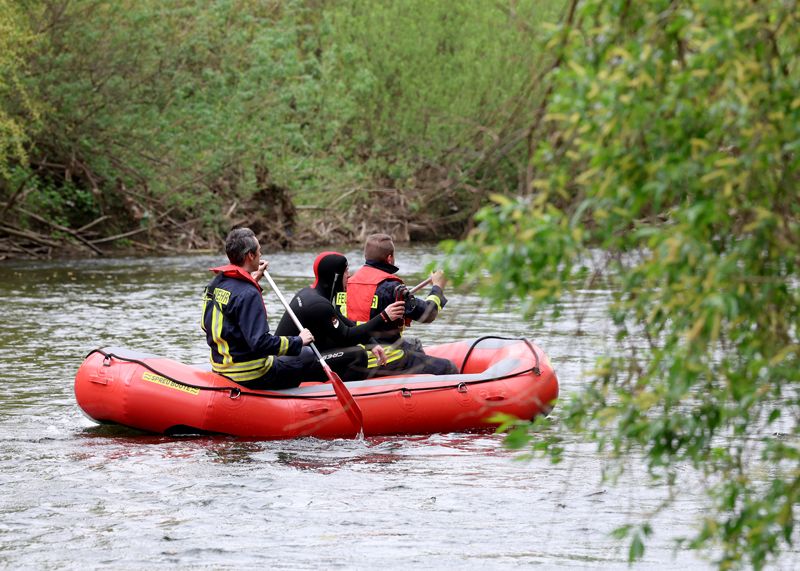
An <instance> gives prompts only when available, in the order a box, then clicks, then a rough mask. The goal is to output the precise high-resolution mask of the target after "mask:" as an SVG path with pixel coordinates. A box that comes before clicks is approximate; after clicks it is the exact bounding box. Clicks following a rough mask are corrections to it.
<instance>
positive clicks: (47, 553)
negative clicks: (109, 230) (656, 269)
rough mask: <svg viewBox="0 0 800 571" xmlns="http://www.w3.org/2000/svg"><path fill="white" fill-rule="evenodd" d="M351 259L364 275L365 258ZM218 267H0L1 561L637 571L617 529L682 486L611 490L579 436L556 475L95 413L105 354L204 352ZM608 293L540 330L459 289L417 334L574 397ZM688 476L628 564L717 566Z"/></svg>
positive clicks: (490, 438)
mask: <svg viewBox="0 0 800 571" xmlns="http://www.w3.org/2000/svg"><path fill="white" fill-rule="evenodd" d="M347 255H348V258H349V259H350V261H351V264H352V265H353V266H357V265H358V261H359V260H360V256H359V255H358V253H357V252H356V251H352V250H351V251H348V252H347ZM266 257H267V258H268V259H269V260H270V264H271V265H270V269H271V272H270V273H271V274H272V275H273V277H274V278H275V280H276V281H277V283H278V285H279V286H280V287H281V288H282V289H283V291H284V293H285V294H287V295H288V294H289V293H292V292H293V291H295V290H297V289H299V288H300V287H303V286H305V285H308V283H309V282H310V281H312V280H311V265H312V261H313V258H314V254H312V253H299V254H298V253H293V254H282V253H281V254H275V255H273V256H269V255H267V256H266ZM432 260H435V252H434V250H433V249H426V248H410V249H407V250H405V251H401V252H399V256H398V264H399V265H400V266H401V269H402V272H401V274H402V275H403V276H404V277H406V279H407V281H408V282H409V283H412V284H413V283H416V280H417V279H420V280H421V279H422V278H423V277H424V276H425V271H424V269H425V266H426V264H427V263H429V262H431V261H432ZM223 261H224V260H223V258H221V257H220V256H181V257H170V258H118V259H103V260H95V259H92V260H68V261H57V262H6V263H3V264H0V302H2V306H3V312H2V327H1V328H0V363H1V364H2V366H3V370H4V371H5V373H4V383H3V386H4V388H5V390H4V391H3V393H2V394H1V395H0V489H2V496H1V499H0V568H7V569H96V568H103V569H260V568H266V567H270V568H276V569H319V568H347V569H368V568H369V569H371V568H376V567H377V568H393V569H394V568H398V569H399V568H403V569H409V568H416V569H423V568H425V569H428V568H433V569H445V568H447V569H449V568H456V567H458V568H460V569H510V568H529V567H534V566H535V567H538V568H541V569H551V568H552V569H583V568H585V569H626V568H628V567H627V545H626V544H625V543H621V542H619V541H618V540H616V539H613V538H612V536H611V535H610V532H611V531H612V530H613V529H614V528H616V527H618V526H621V525H623V524H626V523H635V522H636V521H638V518H640V517H642V516H643V515H646V514H650V513H655V512H656V511H657V510H658V508H659V505H660V503H661V502H662V500H663V499H664V498H665V497H666V496H667V495H668V494H669V493H670V491H669V490H666V489H663V488H661V487H659V486H655V485H652V484H649V483H648V480H647V479H646V478H645V477H644V469H643V468H642V465H641V464H640V463H639V462H638V461H637V460H636V459H633V460H631V461H630V462H629V464H628V469H627V471H626V472H625V474H623V476H622V477H621V479H620V481H619V484H618V485H617V486H613V485H610V484H607V483H604V482H603V481H602V480H601V471H602V469H603V468H604V466H605V465H606V460H605V458H604V457H603V456H602V455H600V454H599V453H598V452H597V451H596V449H595V448H594V447H593V446H591V445H587V444H583V443H580V442H576V441H574V440H571V439H570V438H569V436H568V435H564V436H565V437H566V439H567V440H566V452H565V454H564V460H563V462H562V463H561V464H558V465H552V464H550V463H549V461H548V460H545V459H534V460H532V461H519V460H518V459H516V457H517V454H516V453H514V452H511V451H508V450H506V449H505V448H503V446H502V437H501V436H499V435H494V434H436V435H432V436H424V437H391V438H368V439H366V440H335V441H321V440H317V439H313V438H306V439H297V440H290V441H280V442H264V441H251V440H242V439H235V438H225V437H215V438H210V437H182V438H167V437H162V436H157V435H147V434H141V433H138V432H134V431H130V430H127V429H122V428H117V427H108V426H103V427H100V426H97V425H95V424H94V423H92V422H91V421H90V420H89V419H87V418H86V417H84V416H83V414H82V413H81V411H80V409H79V408H78V406H77V405H76V403H75V399H74V395H73V379H74V376H75V372H76V370H77V368H78V366H79V364H80V363H81V361H82V359H83V357H84V356H85V355H86V354H87V353H88V352H89V351H90V350H91V349H93V348H95V347H98V346H103V345H118V346H125V347H128V348H131V349H138V350H143V351H146V352H151V353H156V354H162V355H167V356H170V357H172V358H175V359H177V360H181V361H185V362H191V363H201V362H205V361H206V360H207V351H208V349H207V346H206V345H205V340H204V337H203V335H202V333H201V331H200V328H199V314H200V294H201V291H202V288H203V286H204V285H205V283H206V282H207V280H208V279H209V276H210V274H209V273H208V272H207V268H209V267H211V266H214V265H218V264H220V263H222V262H223ZM608 299H609V292H607V291H603V290H587V291H584V292H582V294H581V297H580V299H578V300H575V301H574V302H573V303H572V304H570V305H568V306H567V307H566V311H565V315H568V316H569V317H568V318H565V319H562V320H560V321H558V322H555V323H552V324H549V325H548V326H547V327H545V328H538V329H536V328H534V327H533V325H532V323H531V322H528V321H526V320H524V319H523V318H521V317H520V315H519V313H518V312H517V311H516V310H515V308H514V307H508V308H506V310H505V311H497V310H489V309H488V308H487V307H486V306H485V304H484V303H482V302H481V300H480V299H479V298H478V297H477V296H475V295H472V294H470V293H469V292H459V293H457V294H452V297H451V299H450V302H449V305H448V306H447V308H446V309H445V311H444V312H443V313H442V314H441V315H440V317H439V319H437V320H436V322H434V323H433V324H430V325H426V326H419V325H417V326H415V327H413V329H412V333H413V334H415V335H416V336H418V337H420V338H421V339H422V341H423V342H424V343H426V344H434V343H437V342H447V341H453V340H459V339H466V338H474V337H478V336H481V335H487V334H491V335H498V334H499V335H504V336H509V337H518V336H526V337H528V338H531V339H533V340H534V341H535V342H536V343H537V344H539V345H540V346H541V347H542V348H543V349H544V350H545V351H546V352H547V353H548V355H549V356H550V358H551V360H552V363H553V366H554V368H555V370H556V373H557V374H558V377H559V381H560V385H561V392H562V395H566V394H567V393H569V392H573V391H576V390H577V389H579V388H580V386H581V384H582V383H583V382H585V379H586V374H587V371H589V370H590V369H591V368H592V366H593V363H594V360H595V358H596V357H597V356H598V355H601V354H602V353H603V352H604V351H606V350H608V348H609V343H610V342H611V341H610V339H609V337H608V334H609V330H608V328H607V327H606V320H605V317H604V308H605V305H606V304H607V302H608ZM266 301H267V307H268V311H269V312H270V316H271V317H270V322H271V324H272V326H273V327H274V326H275V324H276V323H277V318H279V317H280V314H281V312H280V311H279V306H278V303H277V300H276V299H275V296H274V295H271V294H268V295H267V297H266ZM576 315H580V323H579V322H578V321H576V319H575V316H576ZM558 412H559V409H558V406H556V409H555V410H554V413H553V414H554V416H555V417H557V416H558ZM553 430H558V428H557V427H556V428H554V429H553ZM687 480H688V481H693V480H694V481H695V482H696V483H697V485H688V486H684V487H683V488H682V489H681V491H680V493H679V494H678V497H677V499H676V501H675V504H674V505H673V507H671V508H669V509H667V510H662V511H660V512H659V513H658V515H657V516H656V519H655V520H654V521H655V525H654V527H655V535H654V537H652V538H651V540H650V542H649V543H648V545H647V551H646V554H645V558H644V560H643V561H642V562H640V563H638V564H637V565H635V566H634V568H637V569H686V568H690V569H705V568H711V564H710V563H709V562H708V561H706V560H704V559H702V558H701V557H700V556H699V555H698V554H696V553H694V552H689V551H682V550H675V548H674V539H675V538H676V537H680V536H685V535H689V534H691V533H692V531H693V526H694V525H695V521H696V518H697V517H698V516H700V515H701V514H702V513H703V510H704V501H703V500H704V496H703V492H702V488H701V486H700V485H699V479H695V478H693V475H692V474H687ZM673 492H674V490H673ZM795 555H796V554H795ZM790 567H791V565H790V562H789V561H787V565H786V567H785V568H787V569H788V568H790Z"/></svg>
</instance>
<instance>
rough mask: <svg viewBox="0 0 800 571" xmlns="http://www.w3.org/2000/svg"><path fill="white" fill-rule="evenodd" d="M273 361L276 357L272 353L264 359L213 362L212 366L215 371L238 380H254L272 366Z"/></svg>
mask: <svg viewBox="0 0 800 571" xmlns="http://www.w3.org/2000/svg"><path fill="white" fill-rule="evenodd" d="M273 362H274V357H273V356H272V355H270V356H269V357H266V358H264V359H256V360H254V361H246V362H244V363H231V364H230V365H220V364H219V363H211V368H212V369H213V370H214V372H216V373H221V374H223V375H225V376H226V377H230V378H231V379H233V380H234V381H236V382H243V381H252V380H254V379H257V378H259V377H261V376H263V375H264V374H266V372H267V371H269V370H270V369H271V368H272V364H273Z"/></svg>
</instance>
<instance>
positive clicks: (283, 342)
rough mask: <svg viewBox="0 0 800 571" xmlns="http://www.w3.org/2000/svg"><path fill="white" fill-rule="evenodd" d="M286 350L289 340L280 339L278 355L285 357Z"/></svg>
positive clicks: (286, 338)
mask: <svg viewBox="0 0 800 571" xmlns="http://www.w3.org/2000/svg"><path fill="white" fill-rule="evenodd" d="M288 350H289V338H288V337H281V346H280V348H279V349H278V355H286V352H287V351H288Z"/></svg>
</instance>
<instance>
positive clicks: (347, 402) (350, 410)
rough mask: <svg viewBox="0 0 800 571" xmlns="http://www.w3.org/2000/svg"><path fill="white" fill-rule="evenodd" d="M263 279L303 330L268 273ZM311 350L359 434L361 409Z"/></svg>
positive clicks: (316, 353)
mask: <svg viewBox="0 0 800 571" xmlns="http://www.w3.org/2000/svg"><path fill="white" fill-rule="evenodd" d="M264 277H265V278H267V281H268V282H269V285H270V287H271V288H272V291H274V292H275V295H277V296H278V299H279V300H280V302H281V304H282V305H283V307H284V309H286V313H288V314H289V317H291V318H292V321H294V324H295V326H296V327H297V329H298V331H301V330H302V329H303V324H302V323H300V320H299V319H297V315H295V313H294V311H292V308H291V307H289V303H288V302H287V301H286V298H285V297H283V294H282V293H281V290H279V289H278V286H277V285H275V282H274V281H273V280H272V276H271V275H269V272H267V271H266V270H265V271H264ZM309 346H310V347H311V350H312V351H314V355H316V357H317V359H319V364H320V365H322V369H323V370H324V371H325V375H326V376H327V377H328V380H329V381H330V382H331V384H332V385H333V391H334V392H335V393H336V398H338V399H339V402H341V403H342V407H343V408H344V410H345V412H346V413H347V415H348V416H349V417H350V420H352V421H353V424H355V425H356V426H357V427H358V433H359V434H360V433H361V431H362V430H363V429H364V415H363V414H362V413H361V409H360V408H359V406H358V403H357V402H356V399H355V398H353V395H352V394H351V393H350V391H349V390H348V389H347V387H346V386H345V384H344V381H342V379H341V378H340V377H339V375H337V374H336V373H335V372H334V371H333V370H332V369H331V368H330V366H329V365H328V363H326V362H325V357H323V356H322V355H321V354H320V352H319V350H318V349H317V347H316V346H315V345H314V344H313V343H309Z"/></svg>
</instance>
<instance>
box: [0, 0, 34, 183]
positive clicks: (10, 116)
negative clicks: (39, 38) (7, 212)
mask: <svg viewBox="0 0 800 571" xmlns="http://www.w3.org/2000/svg"><path fill="white" fill-rule="evenodd" d="M35 39H36V38H35V36H34V34H33V33H32V32H31V30H30V29H29V28H28V27H27V23H26V21H25V19H24V18H23V17H22V14H21V11H20V10H19V7H18V6H17V4H16V3H15V2H13V1H10V0H0V182H2V181H3V180H7V179H9V178H10V177H11V172H10V168H11V166H12V163H15V164H23V165H24V164H26V163H27V157H28V155H27V151H26V143H27V141H28V138H29V136H30V133H31V132H32V131H34V130H35V128H36V122H37V118H38V108H37V107H38V106H37V104H36V101H35V99H34V98H33V97H32V96H31V94H30V93H29V91H28V90H27V89H26V88H25V86H24V76H25V74H26V72H27V64H28V58H29V56H30V54H31V52H32V51H33V48H34V44H35Z"/></svg>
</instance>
